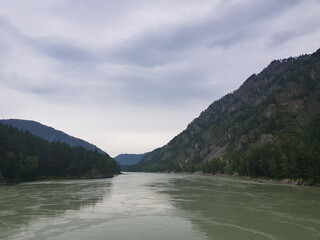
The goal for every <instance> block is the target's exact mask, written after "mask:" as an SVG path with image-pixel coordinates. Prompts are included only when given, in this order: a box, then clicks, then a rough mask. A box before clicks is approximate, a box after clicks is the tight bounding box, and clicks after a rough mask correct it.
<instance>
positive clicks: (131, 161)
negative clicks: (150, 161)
mask: <svg viewBox="0 0 320 240" xmlns="http://www.w3.org/2000/svg"><path fill="white" fill-rule="evenodd" d="M147 154H148V153H143V154H128V153H124V154H119V155H118V156H116V157H115V158H114V160H116V162H117V163H118V164H120V165H128V166H130V165H135V164H137V163H138V162H139V161H140V160H141V159H142V158H143V157H144V156H145V155H147Z"/></svg>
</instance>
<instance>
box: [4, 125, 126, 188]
mask: <svg viewBox="0 0 320 240" xmlns="http://www.w3.org/2000/svg"><path fill="white" fill-rule="evenodd" d="M119 172H120V169H119V166H118V164H117V163H116V162H115V161H114V160H113V159H112V158H111V157H109V155H108V154H102V153H99V152H98V151H93V150H88V149H85V148H83V147H82V146H77V147H71V146H69V145H67V144H66V143H62V142H48V141H47V140H44V139H43V138H40V137H37V136H35V135H32V134H30V133H29V132H26V131H22V130H20V129H18V128H15V127H10V126H8V125H4V124H2V123H0V184H2V183H11V182H18V181H29V180H32V179H39V178H44V179H46V178H48V177H67V178H74V177H76V178H103V177H111V176H113V174H117V173H119Z"/></svg>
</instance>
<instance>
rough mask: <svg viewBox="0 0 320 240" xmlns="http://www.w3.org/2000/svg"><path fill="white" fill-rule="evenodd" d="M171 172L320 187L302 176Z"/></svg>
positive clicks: (319, 184)
mask: <svg viewBox="0 0 320 240" xmlns="http://www.w3.org/2000/svg"><path fill="white" fill-rule="evenodd" d="M166 173H170V174H189V175H201V176H209V177H210V176H215V177H226V178H231V179H235V180H246V181H252V182H257V183H271V184H287V185H296V186H313V187H320V183H311V182H308V181H305V180H303V179H302V178H299V179H288V178H287V179H272V178H264V177H249V176H241V175H237V174H233V175H229V174H219V173H216V174H212V173H203V172H201V171H196V172H193V173H192V172H166Z"/></svg>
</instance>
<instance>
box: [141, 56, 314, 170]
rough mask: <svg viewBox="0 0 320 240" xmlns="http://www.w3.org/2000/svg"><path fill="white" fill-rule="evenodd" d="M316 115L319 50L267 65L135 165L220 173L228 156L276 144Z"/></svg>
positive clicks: (156, 168)
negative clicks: (197, 167) (214, 166)
mask: <svg viewBox="0 0 320 240" xmlns="http://www.w3.org/2000/svg"><path fill="white" fill-rule="evenodd" d="M319 114H320V50H318V51H317V52H315V53H314V54H312V55H303V56H300V57H297V58H288V59H284V60H276V61H273V62H271V63H270V65H269V66H268V67H266V68H265V69H264V70H263V71H262V72H261V73H259V74H253V75H252V76H250V77H249V78H248V79H247V80H246V81H245V82H244V84H243V85H242V86H241V87H240V88H239V89H237V90H236V91H234V92H233V93H230V94H227V95H226V96H224V97H223V98H221V99H220V100H218V101H215V102H214V103H213V104H211V105H210V106H209V107H208V108H207V109H206V110H205V111H203V112H202V113H201V114H200V116H199V117H198V118H196V119H194V120H193V121H192V122H191V123H190V124H189V125H188V127H187V129H186V130H184V131H183V132H182V133H180V134H179V135H177V136H176V137H175V138H173V139H172V140H171V141H170V142H169V143H168V144H167V145H165V146H164V147H162V148H158V149H156V150H154V151H153V152H151V153H150V154H149V155H147V156H145V157H144V158H143V159H142V160H141V166H142V169H145V170H157V171H164V170H167V171H171V170H174V171H181V170H183V169H184V168H185V166H187V165H190V164H201V163H203V162H210V161H214V160H215V159H220V161H221V162H223V166H224V168H226V166H228V165H230V162H229V161H231V160H230V158H232V157H230V156H231V155H232V154H239V155H240V157H241V158H244V157H245V156H247V155H248V154H250V153H251V152H252V151H254V149H255V148H261V147H262V146H264V145H270V144H276V143H278V142H281V141H282V139H283V138H285V137H286V135H287V133H290V132H292V131H294V132H296V131H298V130H299V129H303V128H304V127H306V126H308V125H309V124H311V123H312V121H314V119H315V118H316V116H317V115H319ZM296 135H297V134H296ZM221 170H222V171H223V169H221ZM234 171H236V169H234Z"/></svg>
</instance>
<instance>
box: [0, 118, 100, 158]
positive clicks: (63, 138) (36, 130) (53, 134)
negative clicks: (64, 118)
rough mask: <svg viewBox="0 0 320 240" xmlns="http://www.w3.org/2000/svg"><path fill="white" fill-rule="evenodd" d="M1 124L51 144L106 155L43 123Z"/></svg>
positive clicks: (25, 121) (6, 121) (4, 121)
mask: <svg viewBox="0 0 320 240" xmlns="http://www.w3.org/2000/svg"><path fill="white" fill-rule="evenodd" d="M0 123H3V124H5V125H8V126H11V127H15V128H18V129H21V130H23V131H28V132H29V133H31V134H33V135H35V136H37V137H40V138H43V139H45V140H47V141H49V142H62V143H66V144H68V145H69V146H71V147H75V146H81V147H84V148H85V149H88V150H97V151H98V152H100V153H105V152H104V151H102V150H101V149H99V148H98V147H97V146H95V145H93V144H91V143H88V142H86V141H84V140H82V139H79V138H75V137H72V136H70V135H68V134H66V133H64V132H62V131H59V130H56V129H54V128H52V127H48V126H46V125H43V124H41V123H38V122H35V121H30V120H21V119H6V120H0Z"/></svg>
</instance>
